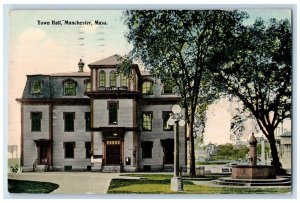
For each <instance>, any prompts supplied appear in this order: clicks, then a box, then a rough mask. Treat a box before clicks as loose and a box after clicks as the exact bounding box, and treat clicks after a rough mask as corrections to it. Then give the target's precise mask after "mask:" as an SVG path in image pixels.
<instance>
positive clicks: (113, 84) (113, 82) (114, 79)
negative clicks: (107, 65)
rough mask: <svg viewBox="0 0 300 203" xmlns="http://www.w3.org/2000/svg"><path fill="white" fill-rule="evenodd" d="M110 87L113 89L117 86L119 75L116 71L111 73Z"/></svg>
mask: <svg viewBox="0 0 300 203" xmlns="http://www.w3.org/2000/svg"><path fill="white" fill-rule="evenodd" d="M110 86H111V87H116V86H117V74H116V72H115V71H111V72H110Z"/></svg>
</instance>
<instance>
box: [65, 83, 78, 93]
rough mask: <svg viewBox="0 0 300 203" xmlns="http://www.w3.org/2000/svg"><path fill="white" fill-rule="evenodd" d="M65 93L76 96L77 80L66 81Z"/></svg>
mask: <svg viewBox="0 0 300 203" xmlns="http://www.w3.org/2000/svg"><path fill="white" fill-rule="evenodd" d="M64 95H65V96H75V95H76V82H75V81H72V80H67V81H65V82H64Z"/></svg>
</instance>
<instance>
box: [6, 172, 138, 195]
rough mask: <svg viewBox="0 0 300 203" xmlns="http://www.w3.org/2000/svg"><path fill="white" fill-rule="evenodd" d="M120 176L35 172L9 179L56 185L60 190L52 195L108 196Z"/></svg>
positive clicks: (18, 174)
mask: <svg viewBox="0 0 300 203" xmlns="http://www.w3.org/2000/svg"><path fill="white" fill-rule="evenodd" d="M119 175H120V174H118V173H93V172H40V173H37V172H35V173H15V174H8V178H9V179H16V180H31V181H40V182H51V183H56V184H58V185H59V188H58V189H56V190H55V191H53V192H52V194H106V193H107V190H108V188H109V185H110V181H111V179H113V178H117V177H119ZM122 178H124V179H126V178H130V177H122ZM131 179H134V178H131Z"/></svg>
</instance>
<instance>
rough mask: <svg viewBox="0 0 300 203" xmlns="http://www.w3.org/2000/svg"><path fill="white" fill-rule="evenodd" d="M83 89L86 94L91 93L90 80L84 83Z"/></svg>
mask: <svg viewBox="0 0 300 203" xmlns="http://www.w3.org/2000/svg"><path fill="white" fill-rule="evenodd" d="M84 89H85V91H86V92H90V91H91V81H90V80H86V81H84Z"/></svg>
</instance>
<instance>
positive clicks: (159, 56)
mask: <svg viewBox="0 0 300 203" xmlns="http://www.w3.org/2000/svg"><path fill="white" fill-rule="evenodd" d="M244 17H245V13H240V12H237V11H223V10H193V11H187V10H183V11H179V10H130V11H126V12H125V18H126V20H125V23H126V24H127V26H128V28H129V29H128V30H129V31H128V33H127V34H126V37H127V39H128V41H129V42H130V43H132V45H133V50H132V51H131V53H130V54H129V58H130V59H135V60H139V61H141V62H142V63H143V64H144V65H145V67H146V68H147V69H148V70H150V72H151V73H152V74H153V75H154V76H156V77H157V78H160V79H161V80H162V81H163V82H164V83H172V84H174V85H176V86H177V87H178V93H179V94H180V95H181V97H182V105H183V107H184V108H185V109H186V111H185V112H186V115H185V117H186V121H187V124H188V126H189V127H188V129H189V132H188V138H189V148H190V151H189V156H190V157H189V158H190V175H191V176H194V175H195V154H194V125H195V115H196V112H197V110H199V112H200V114H201V112H202V113H203V108H204V109H205V108H206V107H207V104H209V103H211V102H212V101H213V100H214V99H215V97H216V94H215V91H214V90H215V89H214V87H215V86H214V85H213V83H214V81H213V80H211V79H212V75H210V73H211V72H210V71H209V68H210V64H212V61H211V60H212V59H213V58H214V57H213V56H214V54H215V52H216V49H219V48H220V46H221V45H223V46H226V45H225V43H224V39H226V38H227V37H230V36H231V35H232V34H233V32H234V31H235V30H236V27H238V26H240V24H241V22H242V19H243V18H244ZM213 60H214V59H213ZM199 102H201V107H200V106H199ZM199 107H200V108H199ZM202 115H203V114H202ZM200 117H201V116H200ZM202 118H203V116H202Z"/></svg>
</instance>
